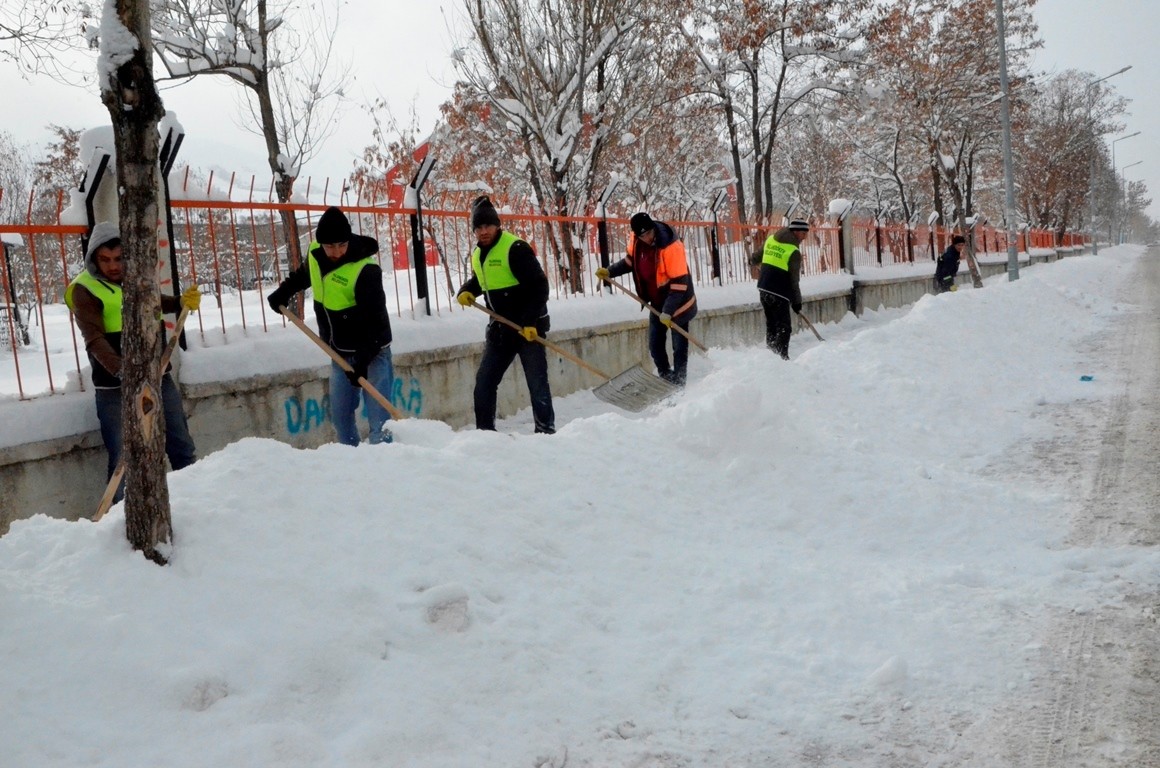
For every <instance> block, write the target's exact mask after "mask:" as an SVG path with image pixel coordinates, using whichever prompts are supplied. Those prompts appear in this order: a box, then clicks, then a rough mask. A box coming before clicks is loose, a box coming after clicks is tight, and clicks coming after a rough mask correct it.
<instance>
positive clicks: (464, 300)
mask: <svg viewBox="0 0 1160 768" xmlns="http://www.w3.org/2000/svg"><path fill="white" fill-rule="evenodd" d="M455 300H456V301H458V302H459V303H460V304H461V305H462V306H465V307H470V306H471V305H472V304H474V303H475V297H474V296H472V295H471V293H470V292H469V291H460V292H459V295H458V296H456V297H455Z"/></svg>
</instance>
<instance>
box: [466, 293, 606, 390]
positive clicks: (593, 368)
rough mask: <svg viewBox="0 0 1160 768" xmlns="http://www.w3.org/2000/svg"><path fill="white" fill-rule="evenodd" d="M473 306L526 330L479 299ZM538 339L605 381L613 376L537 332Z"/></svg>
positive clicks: (511, 325)
mask: <svg viewBox="0 0 1160 768" xmlns="http://www.w3.org/2000/svg"><path fill="white" fill-rule="evenodd" d="M471 306H473V307H475V308H476V309H478V310H480V311H481V312H486V313H487V314H488V316H490V317H491V318H492V319H493V320H495V321H496V322H500V323H503V324H504V325H506V326H509V327H511V328H514V329H516V330H517V331H520V332H523V330H524V329H523V328H521V327H520V326H518V325H516V324H515V323H513V322H512V321H511V320H508V319H507V318H506V317H504V316H503V315H501V314H499V313H497V312H492V311H491V310H490V309H488V308H487V307H485V306H483V305H482V304H480V303H479V302H477V301H472V302H471ZM536 341H538V342H540V343H541V344H543V345H544V346H545V347H547V348H548V349H550V350H552V351H553V352H555V353H556V354H557V355H559V356H560V357H562V358H564V359H566V360H571V361H572V362H574V363H576V365H578V366H580V367H581V368H583V369H584V370H586V371H590V372H592V373H595V374H596V375H597V376H599V377H600V378H602V379H604V380H605V381H608V380H609V379H611V378H612V377H611V376H609V375H608V374H607V373H605V372H604V371H602V370H600V369H599V368H597V367H596V366H593V365H589V364H588V363H586V362H584V361H583V360H581V359H580V358H578V357H576V355H574V354H572V353H571V352H569V351H568V350H566V349H564V348H563V347H561V346H559V345H558V344H553V343H552V342H550V341H548V340H547V339H545V338H544V337H543V336H540V335H539V334H536Z"/></svg>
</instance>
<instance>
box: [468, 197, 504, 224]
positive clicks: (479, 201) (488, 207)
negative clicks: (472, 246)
mask: <svg viewBox="0 0 1160 768" xmlns="http://www.w3.org/2000/svg"><path fill="white" fill-rule="evenodd" d="M488 224H491V225H493V226H496V227H498V226H499V212H498V211H497V210H496V209H495V206H494V205H492V204H491V200H489V199H488V197H487V195H483V196H482V197H477V198H475V201H474V202H473V203H472V204H471V228H472V229H475V228H476V227H483V226H486V225H488Z"/></svg>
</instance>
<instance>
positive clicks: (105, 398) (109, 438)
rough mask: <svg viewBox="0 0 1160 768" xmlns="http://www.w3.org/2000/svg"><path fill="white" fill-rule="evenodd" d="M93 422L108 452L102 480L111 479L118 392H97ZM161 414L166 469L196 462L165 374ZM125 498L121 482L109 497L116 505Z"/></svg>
mask: <svg viewBox="0 0 1160 768" xmlns="http://www.w3.org/2000/svg"><path fill="white" fill-rule="evenodd" d="M96 396H97V421H99V422H100V424H101V439H102V440H103V441H104V442H105V450H106V451H108V453H109V466H108V473H107V474H106V475H105V479H106V481H107V480H108V479H109V478H111V477H112V476H113V471H114V470H115V469H116V468H117V464H118V463H120V461H121V444H122V434H123V433H122V430H121V390H120V388H118V389H98V390H96ZM161 411H162V413H163V414H164V415H165V455H166V456H168V457H169V466H171V467H172V468H173V469H184V468H185V467H188V466H189V465H190V464H192V463H193V462H195V461H197V448H196V447H195V446H194V444H193V438H192V437H190V436H189V422H188V421H186V419H185V409H184V407H183V406H182V404H181V392H179V391H178V389H177V385H176V384H174V383H173V377H172V376H170V375H169V374H168V373H167V374H165V375H164V376H162V377H161ZM124 495H125V483H124V481H122V482H121V487H120V488H118V489H117V495H116V496H114V497H113V502H114V503H116V502H118V501H120V500H121V499H122V497H123V496H124Z"/></svg>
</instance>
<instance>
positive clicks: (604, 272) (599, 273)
mask: <svg viewBox="0 0 1160 768" xmlns="http://www.w3.org/2000/svg"><path fill="white" fill-rule="evenodd" d="M610 278H611V275H609V274H608V269H607V268H605V267H601V268H600V269H598V270H596V279H597V280H608V279H610Z"/></svg>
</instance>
